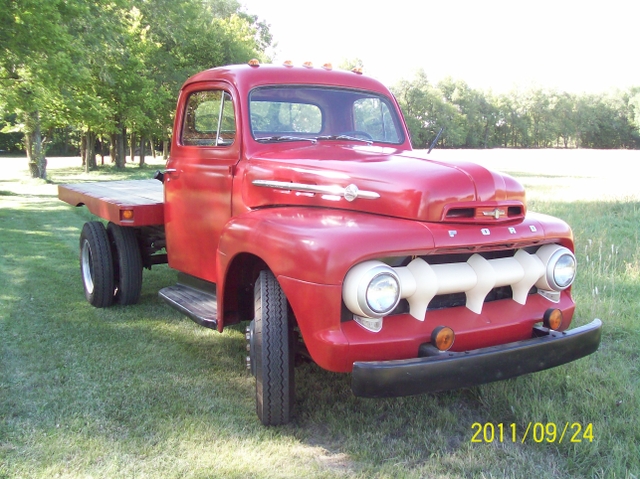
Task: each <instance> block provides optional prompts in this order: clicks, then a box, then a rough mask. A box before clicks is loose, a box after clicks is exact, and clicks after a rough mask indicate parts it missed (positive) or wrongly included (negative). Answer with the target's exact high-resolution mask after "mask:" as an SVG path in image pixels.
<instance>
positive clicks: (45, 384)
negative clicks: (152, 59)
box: [0, 153, 640, 479]
mask: <svg viewBox="0 0 640 479" xmlns="http://www.w3.org/2000/svg"><path fill="white" fill-rule="evenodd" d="M541 154H543V153H541ZM8 161H9V160H8V159H1V160H0V164H1V162H8ZM11 161H12V162H15V161H23V162H24V166H25V167H26V161H25V160H11ZM12 165H14V163H12ZM154 169H155V167H153V166H150V167H148V168H144V169H139V168H137V167H134V166H129V167H128V168H127V170H126V172H124V173H121V172H116V171H115V170H113V169H112V168H110V167H104V168H103V169H101V170H100V171H99V172H93V173H90V174H84V173H82V172H81V169H79V168H72V167H67V168H62V169H51V170H50V179H51V183H45V182H42V181H35V180H30V179H28V178H27V177H26V176H25V173H24V171H22V170H21V169H20V168H13V169H11V168H9V169H6V168H5V170H4V173H3V174H2V175H3V176H0V479H9V478H12V479H13V478H52V477H61V478H71V477H73V478H76V477H81V478H85V477H86V478H88V477H94V478H97V477H100V478H102V477H108V478H112V477H113V478H120V477H131V478H134V477H135V478H144V477H153V478H155V477H162V478H205V477H212V478H217V477H220V478H222V477H225V478H226V477H231V478H245V477H260V478H263V477H292V478H294V477H295V478H300V477H322V478H325V477H329V478H331V477H358V478H370V477H379V478H386V477H389V478H392V477H393V478H395V477H402V478H405V477H406V478H422V477H437V478H460V477H464V478H475V477H477V478H502V477H513V478H524V477H536V478H557V477H559V478H583V477H597V478H605V477H606V478H628V479H631V478H638V477H640V447H639V444H640V415H639V414H638V411H640V373H639V371H638V366H639V364H640V361H639V358H638V355H639V354H638V351H640V321H639V319H638V317H639V313H640V300H639V299H638V298H640V245H639V240H638V234H639V225H640V200H639V199H638V198H627V199H624V198H623V199H614V200H612V199H610V198H607V199H600V198H599V197H598V192H597V191H592V192H591V195H590V199H586V200H579V201H565V200H563V199H562V198H563V197H562V195H561V194H559V193H558V195H557V196H554V192H555V191H557V177H554V176H547V177H544V176H539V177H535V178H533V177H530V176H529V175H527V176H526V177H523V178H522V181H523V182H524V183H525V185H527V189H528V194H529V197H530V198H531V201H530V208H531V209H532V210H536V211H541V212H545V213H549V214H553V215H557V216H559V217H562V218H563V219H565V220H566V221H568V222H569V223H570V224H571V225H572V226H573V228H574V233H575V236H576V245H577V248H576V253H577V256H578V261H579V265H580V271H579V279H578V281H577V283H576V285H575V286H574V296H575V299H576V302H577V303H578V307H577V311H576V320H575V323H574V324H584V323H586V322H588V321H590V320H591V319H592V318H593V317H600V318H601V319H602V320H603V322H604V323H605V327H604V333H603V340H602V345H601V347H600V350H599V351H598V352H597V353H595V354H593V355H592V356H590V357H587V358H584V359H582V360H580V361H577V362H574V363H571V364H568V365H566V366H562V367H559V368H555V369H552V370H549V371H544V372H541V373H537V374H532V375H528V376H525V377H520V378H517V379H514V380H509V381H504V382H499V383H493V384H489V385H485V386H480V387H476V388H471V389H465V390H460V391H453V392H448V393H443V394H432V395H424V396H418V397H408V398H399V399H383V400H370V399H361V398H355V397H353V395H352V394H351V391H350V389H349V376H348V375H339V374H333V373H329V372H326V371H323V370H321V369H320V368H318V367H317V366H315V365H313V364H310V363H303V364H302V365H301V366H299V367H298V368H297V369H296V381H297V394H298V402H297V409H296V414H295V418H294V420H293V422H292V423H291V424H289V425H287V426H284V427H278V428H264V427H262V426H261V425H260V424H259V422H258V420H257V418H256V415H255V406H254V401H253V387H254V386H253V380H252V378H251V376H250V375H249V374H248V373H247V372H246V370H245V368H244V357H245V355H246V352H245V349H244V346H245V343H244V334H243V329H242V327H240V326H239V327H233V328H228V329H226V330H225V332H224V334H218V333H216V332H213V331H210V330H207V329H204V328H201V327H199V326H197V325H195V324H194V323H193V322H191V321H190V320H188V319H186V318H184V317H182V316H181V315H180V314H178V313H177V312H175V311H173V310H172V309H170V308H168V307H167V306H165V305H164V304H163V303H161V302H160V301H159V300H158V298H157V291H158V289H160V288H161V287H163V286H165V285H169V284H172V283H173V282H174V281H175V273H174V272H172V271H171V270H169V269H168V268H167V267H154V268H153V270H152V271H146V270H145V272H144V285H143V292H142V298H141V301H140V303H139V304H138V305H136V306H130V307H126V308H122V307H113V308H109V309H105V310H99V309H95V308H92V307H91V306H90V305H89V304H88V303H87V302H86V301H85V299H84V295H83V292H82V286H81V283H80V275H79V267H78V238H79V234H80V229H81V227H82V224H83V223H84V222H85V221H87V220H88V219H90V214H89V213H88V212H87V211H86V210H85V209H83V208H77V209H76V208H71V207H69V206H67V205H65V204H64V203H61V202H59V201H58V200H57V199H56V197H55V194H56V184H57V183H60V182H66V181H75V180H79V181H86V180H91V179H96V180H97V179H100V180H102V179H118V178H125V177H131V178H134V177H135V178H140V177H149V176H150V175H151V174H152V172H153V171H154ZM514 170H517V168H516V167H514ZM543 173H544V174H546V173H548V172H541V174H543ZM530 180H535V181H532V184H529V182H530ZM545 181H548V182H551V183H546V182H545ZM582 181H583V178H571V177H563V182H564V184H565V185H567V187H568V188H571V186H572V185H574V184H578V183H580V182H582ZM558 198H560V199H558ZM612 245H613V246H612ZM587 257H588V258H587ZM476 422H479V423H481V424H484V423H489V422H491V423H493V424H498V423H504V424H507V425H509V424H511V423H515V424H516V427H517V429H518V436H519V438H521V437H522V433H523V432H524V430H525V428H526V426H527V425H528V424H529V422H534V423H535V422H539V423H545V424H546V423H550V422H553V423H556V424H558V426H559V427H561V428H562V427H564V425H565V424H566V423H567V422H569V423H573V422H579V423H581V424H583V425H586V424H589V423H591V424H593V436H594V440H593V442H588V441H587V442H582V443H573V444H572V443H570V442H568V441H567V440H565V441H564V442H563V443H562V444H558V443H557V441H556V443H551V444H549V443H546V442H542V443H540V444H538V443H536V442H535V441H533V440H532V439H531V438H529V439H528V440H527V441H525V443H524V444H523V443H521V442H518V443H516V444H513V443H511V442H510V441H508V440H506V441H505V442H503V443H498V442H494V443H492V444H477V443H471V437H472V435H473V432H474V430H473V429H472V425H473V424H474V423H476Z"/></svg>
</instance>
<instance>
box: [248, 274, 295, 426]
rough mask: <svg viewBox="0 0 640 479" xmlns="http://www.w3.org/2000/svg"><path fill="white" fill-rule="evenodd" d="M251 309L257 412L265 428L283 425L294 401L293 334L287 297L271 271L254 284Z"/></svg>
mask: <svg viewBox="0 0 640 479" xmlns="http://www.w3.org/2000/svg"><path fill="white" fill-rule="evenodd" d="M254 310H255V318H254V320H253V321H252V324H251V327H250V329H251V334H250V339H249V348H250V353H251V355H250V358H251V370H252V372H253V374H254V375H255V377H256V411H257V413H258V417H259V418H260V421H262V424H264V425H265V426H277V425H280V424H286V423H288V422H289V420H290V419H291V411H292V409H293V403H294V401H295V386H294V372H293V347H292V337H293V334H292V328H291V324H290V322H289V319H288V314H287V298H286V297H285V295H284V292H283V291H282V289H281V288H280V284H279V283H278V280H277V279H276V278H275V276H273V274H272V273H271V272H270V271H261V272H260V276H259V277H258V280H257V281H256V284H255V287H254Z"/></svg>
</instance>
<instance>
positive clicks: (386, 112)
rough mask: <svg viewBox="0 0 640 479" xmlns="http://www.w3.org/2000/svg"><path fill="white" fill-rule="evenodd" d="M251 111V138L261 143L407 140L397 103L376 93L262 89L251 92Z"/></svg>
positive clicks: (324, 88)
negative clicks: (395, 105)
mask: <svg viewBox="0 0 640 479" xmlns="http://www.w3.org/2000/svg"><path fill="white" fill-rule="evenodd" d="M249 109H250V115H251V131H252V134H253V138H254V139H255V140H256V141H260V142H276V141H297V140H309V141H313V142H316V141H318V140H348V141H358V142H365V143H369V144H371V143H373V142H382V143H392V144H400V143H402V142H403V141H404V135H403V133H402V128H401V126H400V125H401V123H400V120H399V118H398V116H397V113H396V110H395V107H394V105H393V103H391V101H389V99H388V98H386V97H384V96H382V95H379V94H377V93H373V92H367V91H360V90H347V89H341V88H328V87H316V86H285V87H282V86H278V87H262V88H256V89H254V90H253V91H252V92H251V93H250V95H249Z"/></svg>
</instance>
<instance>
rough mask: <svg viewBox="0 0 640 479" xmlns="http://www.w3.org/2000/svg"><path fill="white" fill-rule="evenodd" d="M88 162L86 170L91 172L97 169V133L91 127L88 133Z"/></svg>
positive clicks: (85, 166)
mask: <svg viewBox="0 0 640 479" xmlns="http://www.w3.org/2000/svg"><path fill="white" fill-rule="evenodd" d="M86 137H87V140H86V158H87V159H86V162H85V165H84V171H85V172H87V173H88V172H89V171H91V170H95V169H96V166H97V165H96V134H95V133H94V132H92V131H91V129H89V131H87V133H86Z"/></svg>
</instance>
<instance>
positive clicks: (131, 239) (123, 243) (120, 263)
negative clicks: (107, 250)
mask: <svg viewBox="0 0 640 479" xmlns="http://www.w3.org/2000/svg"><path fill="white" fill-rule="evenodd" d="M107 235H108V236H109V242H110V244H111V251H112V255H113V277H114V285H113V286H114V291H115V301H116V302H117V303H118V304H122V305H128V304H136V303H137V302H138V300H139V299H140V291H141V289H142V256H141V255H140V247H139V246H138V239H137V237H136V232H135V231H134V230H133V228H127V227H122V226H118V225H116V224H114V223H109V225H108V226H107Z"/></svg>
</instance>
